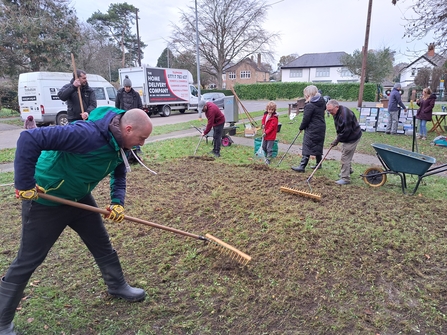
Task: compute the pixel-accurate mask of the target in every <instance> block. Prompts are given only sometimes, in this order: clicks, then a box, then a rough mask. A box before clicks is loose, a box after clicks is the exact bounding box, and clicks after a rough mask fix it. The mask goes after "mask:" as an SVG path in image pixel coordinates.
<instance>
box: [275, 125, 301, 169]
mask: <svg viewBox="0 0 447 335" xmlns="http://www.w3.org/2000/svg"><path fill="white" fill-rule="evenodd" d="M300 134H301V130H300V131H299V132H298V134H297V135H296V136H295V138H294V139H293V141H292V143H290V146H289V148H288V149H287V151H286V152H285V153H284V155H283V156H282V157H281V159H280V160H279V163H278V165H277V166H279V165H280V164H281V162H282V160H283V159H284V157H286V155H287V153H288V152H289V150H290V148H291V147H292V146H293V145H294V144H295V141H296V139H297V138H298V136H300Z"/></svg>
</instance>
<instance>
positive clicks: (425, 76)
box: [414, 67, 432, 87]
mask: <svg viewBox="0 0 447 335" xmlns="http://www.w3.org/2000/svg"><path fill="white" fill-rule="evenodd" d="M431 72H432V71H431V69H430V68H428V67H423V68H422V69H419V70H418V73H417V74H416V77H415V78H414V83H415V84H416V85H418V86H420V87H428V86H429V85H430V78H431Z"/></svg>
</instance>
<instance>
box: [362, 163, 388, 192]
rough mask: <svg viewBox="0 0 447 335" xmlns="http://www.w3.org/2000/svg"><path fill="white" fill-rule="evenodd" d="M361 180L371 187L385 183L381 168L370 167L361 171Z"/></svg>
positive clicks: (384, 175)
mask: <svg viewBox="0 0 447 335" xmlns="http://www.w3.org/2000/svg"><path fill="white" fill-rule="evenodd" d="M363 181H364V182H365V183H366V184H368V185H369V186H371V187H380V186H382V185H383V184H385V183H386V174H383V169H381V168H377V167H372V168H369V169H367V170H366V171H365V172H364V173H363Z"/></svg>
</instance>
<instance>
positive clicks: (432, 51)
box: [427, 43, 435, 57]
mask: <svg viewBox="0 0 447 335" xmlns="http://www.w3.org/2000/svg"><path fill="white" fill-rule="evenodd" d="M434 55H435V44H434V43H430V44H429V45H428V52H427V56H428V57H433V56H434Z"/></svg>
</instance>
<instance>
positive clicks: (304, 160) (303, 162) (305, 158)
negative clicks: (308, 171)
mask: <svg viewBox="0 0 447 335" xmlns="http://www.w3.org/2000/svg"><path fill="white" fill-rule="evenodd" d="M307 163H309V156H303V158H301V162H300V165H299V166H292V170H293V171H296V172H304V169H305V168H306V166H307Z"/></svg>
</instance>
